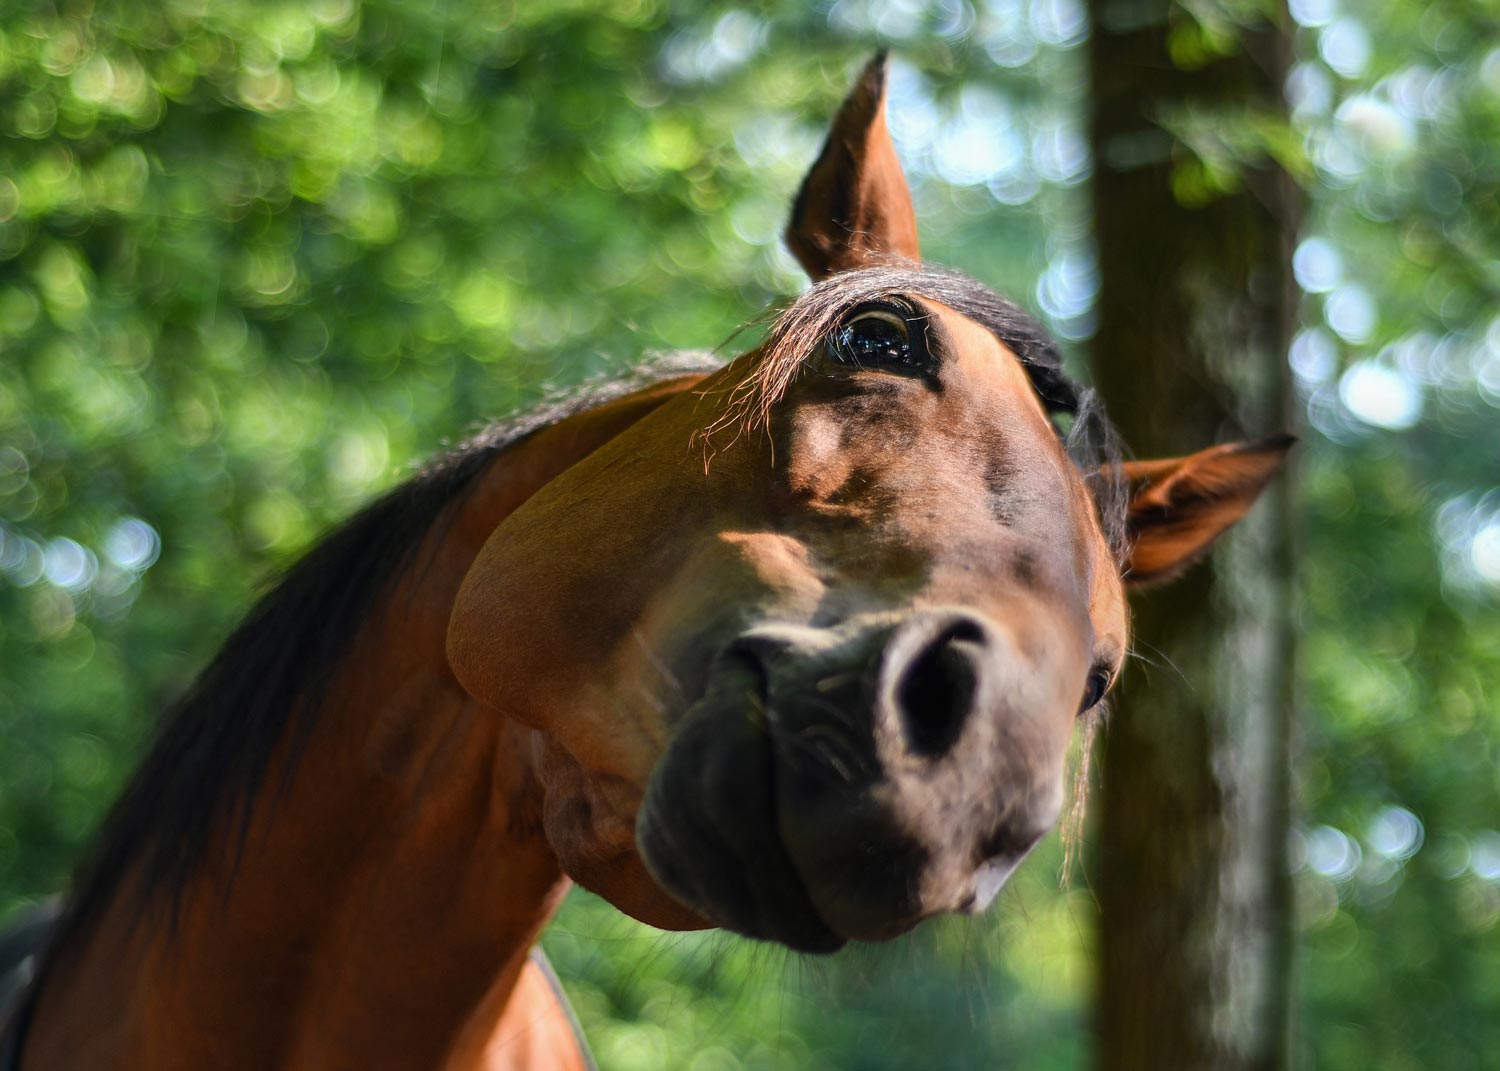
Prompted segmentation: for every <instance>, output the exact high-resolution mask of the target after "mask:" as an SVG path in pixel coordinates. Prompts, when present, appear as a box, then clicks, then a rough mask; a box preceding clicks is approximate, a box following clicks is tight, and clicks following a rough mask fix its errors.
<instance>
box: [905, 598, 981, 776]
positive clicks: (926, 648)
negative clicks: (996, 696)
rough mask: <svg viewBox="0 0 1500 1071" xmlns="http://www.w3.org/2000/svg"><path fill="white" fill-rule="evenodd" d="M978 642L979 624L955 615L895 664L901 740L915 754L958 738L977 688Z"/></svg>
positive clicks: (934, 752) (933, 753)
mask: <svg viewBox="0 0 1500 1071" xmlns="http://www.w3.org/2000/svg"><path fill="white" fill-rule="evenodd" d="M984 648H985V637H984V631H983V630H982V629H981V628H980V627H979V625H978V624H977V623H975V622H973V621H968V620H959V621H955V622H953V623H951V624H949V625H948V626H947V627H946V628H943V629H942V630H941V631H939V632H938V633H937V634H936V635H934V636H933V637H931V638H930V639H929V640H927V642H925V643H923V644H922V645H921V646H920V647H918V648H917V649H916V650H915V651H913V652H912V653H911V654H910V655H909V656H908V658H907V661H906V664H905V665H904V666H902V667H900V668H899V670H898V674H899V675H898V676H897V677H896V686H895V689H894V691H893V693H892V694H893V697H894V699H895V704H896V712H897V714H898V715H899V716H900V719H901V727H902V730H903V731H904V733H905V735H906V741H907V744H908V745H909V746H910V747H911V749H912V750H913V751H915V752H916V753H917V754H919V755H923V756H925V757H927V758H937V757H938V756H940V755H943V754H945V753H946V752H947V751H948V749H949V748H951V747H952V746H953V743H954V741H956V740H957V739H958V737H959V734H960V733H961V732H962V731H963V727H964V722H965V721H966V720H967V719H968V716H969V712H970V711H971V710H972V709H973V708H974V699H975V696H976V695H977V694H978V692H979V666H980V660H981V659H982V658H983V653H984ZM892 655H893V656H897V652H895V651H893V652H892ZM897 657H899V656H897Z"/></svg>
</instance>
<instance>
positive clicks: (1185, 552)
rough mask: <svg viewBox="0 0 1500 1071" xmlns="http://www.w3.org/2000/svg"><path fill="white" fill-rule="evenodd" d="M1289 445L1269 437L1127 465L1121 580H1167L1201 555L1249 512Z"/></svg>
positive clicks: (1134, 583)
mask: <svg viewBox="0 0 1500 1071" xmlns="http://www.w3.org/2000/svg"><path fill="white" fill-rule="evenodd" d="M1295 441H1296V440H1295V439H1293V438H1292V436H1290V435H1276V436H1273V437H1271V438H1269V439H1263V440H1261V441H1260V442H1254V443H1230V444H1229V445H1227V446H1215V447H1211V448H1210V449H1208V450H1200V451H1199V452H1198V453H1196V454H1189V455H1188V456H1187V457H1174V458H1170V459H1167V460H1164V461H1129V462H1126V463H1125V464H1124V465H1123V466H1122V468H1123V470H1124V475H1125V479H1126V480H1127V481H1128V483H1129V487H1130V492H1129V493H1130V506H1129V511H1128V521H1127V525H1128V527H1129V530H1130V548H1131V549H1130V556H1129V562H1128V564H1127V567H1126V569H1125V583H1126V584H1127V585H1128V586H1130V587H1142V586H1145V585H1147V584H1154V583H1157V582H1158V581H1162V580H1170V579H1171V578H1172V577H1174V576H1176V575H1177V574H1178V573H1180V572H1182V570H1184V569H1186V568H1187V567H1188V566H1189V565H1191V564H1192V563H1193V562H1195V561H1197V560H1198V559H1199V558H1200V557H1202V556H1203V554H1204V552H1205V551H1207V550H1208V548H1209V547H1210V546H1212V545H1213V542H1214V540H1216V539H1218V538H1219V536H1221V535H1223V534H1224V533H1225V532H1226V531H1227V530H1228V529H1229V527H1230V525H1232V524H1234V522H1235V521H1238V520H1239V519H1240V518H1241V517H1243V516H1244V515H1245V514H1246V513H1248V512H1249V510H1250V507H1251V506H1253V505H1254V504H1255V500H1256V499H1257V498H1258V497H1260V493H1261V492H1262V491H1263V490H1265V487H1266V484H1267V483H1269V482H1270V480H1271V477H1272V476H1274V475H1275V474H1276V470H1277V469H1279V468H1280V467H1281V463H1282V462H1283V461H1285V460H1286V454H1287V451H1288V450H1290V449H1291V447H1292V443H1293V442H1295Z"/></svg>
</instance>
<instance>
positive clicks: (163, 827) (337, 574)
mask: <svg viewBox="0 0 1500 1071" xmlns="http://www.w3.org/2000/svg"><path fill="white" fill-rule="evenodd" d="M715 363H716V362H711V359H710V358H709V357H708V355H705V354H679V355H671V356H667V357H661V358H656V359H654V360H652V361H651V362H649V363H648V364H646V365H643V366H642V367H641V368H639V369H636V370H635V371H634V372H633V373H632V374H630V375H628V376H624V377H619V378H615V379H612V380H610V381H594V382H590V383H586V384H584V385H582V386H580V387H577V388H573V389H571V390H568V391H563V392H557V393H554V394H553V395H551V396H549V397H548V398H546V399H544V401H543V402H542V403H541V404H539V405H537V406H535V407H533V408H531V409H529V410H526V411H524V412H522V413H520V414H518V415H516V416H513V417H511V418H509V419H505V420H501V421H498V422H496V423H493V424H490V425H489V426H488V427H486V428H485V429H484V430H483V431H482V432H480V433H479V434H478V435H475V436H474V437H473V438H471V439H469V440H468V441H466V442H464V443H462V444H461V445H459V446H457V447H455V448H453V449H451V450H449V451H447V452H446V453H443V454H441V455H439V456H438V457H436V458H435V459H433V460H431V461H429V462H428V463H427V464H426V465H425V466H424V467H423V468H422V469H420V470H419V471H418V472H417V473H416V474H415V475H414V476H412V477H411V478H410V479H407V480H405V481H404V482H402V483H400V484H399V485H397V486H396V487H395V488H393V489H392V490H390V491H388V492H386V493H385V494H383V495H381V496H380V497H379V498H377V499H376V500H375V501H374V502H372V503H370V504H369V505H367V506H365V507H364V508H363V509H362V510H360V511H359V512H358V513H356V514H355V515H354V516H353V517H352V518H350V519H349V520H347V521H345V522H344V523H343V524H341V525H339V526H338V527H337V528H335V529H334V530H333V531H332V532H331V534H329V535H327V536H326V537H324V538H323V539H322V540H321V541H319V542H318V543H316V544H315V545H314V546H313V547H312V549H311V550H310V551H308V552H307V553H306V554H305V555H304V556H303V557H302V558H301V559H299V560H298V561H296V562H295V563H294V564H293V565H292V566H291V567H290V568H289V569H287V570H286V572H285V573H283V574H282V575H281V576H280V578H279V579H278V580H277V581H276V582H275V583H274V585H273V586H271V587H270V588H269V590H268V591H267V592H266V593H265V594H264V595H263V596H262V597H261V598H260V599H259V600H258V601H257V602H256V603H255V605H254V606H253V607H252V609H251V610H250V612H249V613H248V614H247V615H246V616H245V618H244V620H243V621H242V622H241V623H240V624H239V626H238V627H236V628H235V629H234V631H233V632H232V633H231V634H230V635H229V638H228V639H227V640H225V642H224V644H223V646H221V647H220V648H219V651H218V653H217V654H216V655H215V656H214V658H213V660H212V661H211V662H210V663H209V664H208V666H207V668H205V669H204V670H203V671H202V672H201V673H200V674H199V675H198V677H197V678H196V679H195V680H194V681H193V683H192V684H191V685H190V686H189V688H188V690H187V692H186V693H185V694H184V695H183V696H182V697H181V698H179V699H178V700H177V701H176V702H175V703H173V704H172V705H171V706H170V707H169V708H168V709H167V711H166V713H165V717H164V718H163V721H162V723H161V725H160V727H159V729H158V731H157V734H156V738H155V741H154V743H153V744H152V745H151V747H150V748H149V750H148V751H147V753H146V757H145V758H144V760H142V762H141V763H140V765H139V766H138V767H137V768H136V770H135V773H134V774H133V775H132V776H131V778H130V780H129V782H128V783H127V785H126V787H125V790H124V792H123V793H122V794H121V795H120V797H119V799H118V800H117V801H116V802H115V804H114V806H113V808H112V809H111V810H110V812H109V814H108V816H107V817H106V818H105V820H104V822H103V824H102V825H101V827H100V830H99V832H98V834H97V835H96V837H95V841H94V845H93V848H92V850H91V852H90V854H89V855H88V856H86V857H85V860H84V863H83V865H82V866H81V867H80V868H79V870H78V871H77V872H76V874H75V877H74V882H73V888H72V892H71V894H70V896H69V898H68V903H67V906H66V908H65V910H64V913H63V915H62V917H61V918H60V919H59V921H58V924H57V926H56V928H55V930H54V931H53V934H52V936H51V938H50V940H49V941H48V946H47V949H46V952H45V954H44V956H43V958H42V966H43V970H45V969H46V966H47V965H49V964H50V963H52V962H54V961H55V960H56V958H57V957H58V955H60V954H61V952H62V951H63V950H64V949H65V948H66V947H67V946H68V945H70V944H71V943H72V941H74V940H75V939H76V938H77V937H78V936H79V935H80V934H82V933H84V932H85V931H87V930H88V929H89V928H90V926H91V925H92V924H93V923H94V922H96V921H97V920H98V918H99V917H100V915H101V914H102V912H103V911H104V909H105V907H106V906H107V905H108V904H109V903H110V902H111V901H112V899H113V898H114V897H115V896H116V895H117V894H118V893H120V892H121V891H122V887H123V886H124V884H125V883H126V881H127V880H128V881H129V882H130V889H129V890H128V891H129V893H130V895H131V896H132V897H133V906H134V908H135V912H134V917H135V918H136V919H137V920H139V919H140V918H141V917H142V915H144V914H145V913H146V912H147V911H152V910H157V909H159V905H161V904H163V903H165V905H166V907H167V914H168V919H167V921H168V922H169V923H170V922H175V919H176V916H177V911H178V908H179V906H180V899H181V892H182V889H183V887H184V885H185V884H186V882H187V880H188V879H189V878H190V877H191V876H192V875H193V874H194V873H195V871H196V869H197V868H198V865H199V863H200V861H201V860H202V859H203V857H204V854H205V852H206V851H207V849H208V848H209V846H210V842H211V841H212V842H215V843H218V844H223V843H224V840H223V839H221V838H222V834H221V833H220V834H219V835H218V836H216V833H218V831H220V830H223V829H226V828H227V829H229V830H231V833H230V837H229V838H228V846H229V849H230V850H231V851H232V852H233V853H234V859H235V861H236V862H237V861H238V857H239V853H240V851H241V850H242V848H243V844H244V839H245V836H246V834H247V832H248V826H249V821H250V817H251V813H252V808H253V807H254V806H255V804H256V801H257V799H258V797H259V796H260V794H261V792H262V790H264V789H266V788H267V781H268V779H272V778H273V777H274V779H275V780H277V781H279V782H280V783H279V784H276V785H273V786H272V787H273V788H274V789H275V790H277V791H281V790H284V789H285V787H286V786H287V784H288V783H289V782H290V780H291V776H292V774H293V773H294V772H295V766H296V762H297V759H298V758H299V757H300V755H301V753H302V751H303V749H304V748H305V746H306V744H307V742H308V739H309V737H310V736H311V734H312V730H313V729H314V727H315V726H316V724H317V720H318V714H319V711H320V709H321V707H322V701H323V699H324V698H325V693H326V690H327V688H328V685H329V683H330V682H331V680H332V678H333V676H334V674H335V672H336V671H337V669H338V667H339V665H340V663H341V662H342V661H343V658H344V656H345V655H346V654H347V653H348V650H349V648H350V645H351V643H352V642H353V640H354V639H355V637H356V636H357V635H358V634H359V632H360V630H361V629H362V628H363V627H364V626H366V625H367V624H369V622H370V620H371V617H372V615H373V614H374V613H376V612H377V611H378V603H379V600H380V598H381V596H382V595H383V594H384V593H385V592H386V591H388V590H389V588H390V587H391V585H392V582H393V581H394V580H395V579H396V577H397V576H398V575H399V574H400V573H401V571H402V570H403V569H404V568H405V567H406V566H408V565H411V564H413V556H414V555H415V553H416V550H417V548H418V546H420V544H421V543H422V541H423V539H424V538H425V537H426V536H427V534H428V533H429V532H431V531H432V530H433V528H434V527H435V526H436V525H439V524H442V523H445V520H446V519H447V518H450V517H451V516H452V511H451V510H449V509H448V507H449V506H451V505H452V504H454V503H455V502H456V501H458V500H459V499H460V498H461V496H462V495H463V494H464V492H465V491H466V490H467V489H468V488H469V487H470V486H471V485H472V484H473V482H474V480H475V478H476V477H477V476H478V475H479V474H480V473H481V472H483V471H484V470H485V469H486V468H487V467H488V465H489V464H490V463H491V462H492V461H494V460H495V459H496V458H498V457H499V456H500V455H502V454H504V453H505V452H506V451H507V450H509V449H510V448H511V447H513V446H515V445H517V444H518V443H520V442H522V441H523V440H524V439H526V438H527V437H528V436H530V435H532V434H533V433H534V432H537V431H539V430H541V429H542V428H545V427H548V426H550V425H553V424H556V423H557V422H558V421H560V420H563V419H564V418H566V417H569V416H572V415H574V414H577V413H581V412H585V411H587V410H589V409H594V408H597V407H598V406H600V405H603V404H605V403H606V402H609V401H612V400H614V399H616V398H619V397H621V396H623V395H625V394H628V393H630V392H632V391H634V390H637V389H640V388H641V387H644V386H648V385H649V384H651V383H654V382H658V381H661V380H665V379H668V378H671V377H672V376H677V375H682V374H684V373H687V372H701V371H706V370H708V369H709V368H712V367H714V364H715ZM418 567H419V568H420V567H421V565H420V564H419V565H418ZM282 748H285V749H286V752H285V753H286V754H287V756H288V758H289V762H288V763H287V764H286V767H285V768H284V769H282V770H281V771H279V773H278V774H275V775H273V773H272V758H273V756H274V755H276V754H277V753H278V750H279V749H282ZM33 988H34V989H35V987H33Z"/></svg>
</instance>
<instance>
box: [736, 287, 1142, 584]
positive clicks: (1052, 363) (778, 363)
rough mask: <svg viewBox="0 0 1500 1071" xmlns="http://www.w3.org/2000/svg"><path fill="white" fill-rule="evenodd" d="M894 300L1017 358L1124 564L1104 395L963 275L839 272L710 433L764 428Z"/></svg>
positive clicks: (813, 291)
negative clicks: (827, 346) (958, 321)
mask: <svg viewBox="0 0 1500 1071" xmlns="http://www.w3.org/2000/svg"><path fill="white" fill-rule="evenodd" d="M890 297H917V298H925V299H927V300H930V301H936V302H939V303H941V304H943V305H946V306H948V307H949V308H951V309H953V310H954V311H956V312H958V313H959V314H961V315H963V316H966V317H968V318H969V319H971V320H973V321H975V322H976V323H978V324H980V325H981V326H982V327H984V328H985V329H986V330H988V331H989V332H990V334H992V335H994V336H995V338H996V339H998V340H999V341H1000V343H1001V344H1002V345H1004V346H1005V347H1006V349H1008V350H1010V352H1011V353H1013V354H1015V356H1016V358H1017V359H1018V360H1019V361H1020V362H1021V367H1022V368H1023V369H1024V370H1025V372H1026V375H1027V378H1028V379H1029V380H1030V382H1031V386H1032V389H1033V390H1034V391H1035V392H1036V395H1037V397H1038V398H1039V399H1040V401H1041V403H1042V405H1043V407H1044V408H1045V409H1046V410H1047V412H1048V413H1049V414H1050V415H1051V416H1052V417H1053V418H1054V427H1056V428H1057V431H1058V435H1059V436H1060V438H1061V439H1062V441H1063V445H1064V446H1065V448H1066V449H1067V452H1068V456H1069V457H1070V458H1072V460H1073V463H1074V464H1075V465H1076V466H1077V467H1078V469H1079V471H1080V472H1082V473H1083V475H1084V480H1085V484H1086V486H1087V487H1088V489H1089V491H1090V492H1091V494H1092V497H1093V499H1094V503H1095V507H1096V509H1097V513H1098V518H1099V525H1100V530H1101V532H1102V533H1103V535H1104V538H1105V541H1106V542H1107V543H1108V545H1109V548H1110V552H1111V554H1112V555H1113V557H1114V559H1115V561H1116V562H1117V563H1123V562H1124V560H1125V557H1126V554H1127V552H1128V549H1129V547H1128V537H1127V533H1126V524H1125V519H1126V490H1127V488H1126V485H1125V481H1124V478H1123V476H1122V475H1121V473H1120V460H1121V450H1120V445H1119V439H1118V437H1117V435H1116V432H1115V430H1114V425H1113V424H1112V423H1111V422H1110V420H1109V417H1108V415H1107V414H1106V413H1105V411H1104V406H1103V404H1102V403H1101V401H1100V400H1099V397H1098V395H1097V394H1095V392H1094V391H1093V390H1092V389H1090V388H1088V387H1085V386H1083V385H1081V384H1080V383H1078V382H1077V381H1076V380H1074V379H1073V378H1071V377H1070V376H1069V375H1068V374H1067V372H1066V371H1065V369H1064V367H1063V356H1062V351H1061V350H1060V349H1059V348H1058V346H1057V343H1056V342H1054V341H1053V340H1052V338H1051V337H1050V336H1049V335H1048V334H1047V332H1046V330H1045V329H1044V328H1043V327H1042V325H1041V324H1039V323H1038V322H1037V320H1036V318H1035V317H1033V316H1032V315H1031V314H1030V313H1028V312H1027V311H1026V310H1024V309H1022V308H1021V307H1020V306H1019V305H1017V304H1015V303H1014V302H1012V301H1008V300H1006V299H1005V298H1003V297H1001V296H1000V295H999V294H996V293H995V292H994V291H993V290H991V289H990V288H989V287H987V286H985V285H984V284H983V283H980V282H978V281H977V280H975V279H972V278H970V277H969V276H967V275H964V274H962V273H961V272H956V271H952V270H949V269H947V268H938V267H931V266H928V265H925V264H917V263H915V262H912V261H906V260H898V259H893V260H891V261H890V262H889V263H886V264H880V265H877V266H875V267H869V268H861V269H858V270H856V271H847V272H840V273H837V274H835V275H831V276H829V277H828V278H826V279H824V280H822V281H821V282H818V283H816V284H815V285H813V286H811V287H809V288H808V289H807V290H806V291H804V292H803V293H802V294H801V295H800V296H799V297H798V298H797V299H796V300H795V301H793V302H792V303H791V304H789V305H787V306H786V307H785V308H784V309H782V310H781V312H780V313H779V314H777V315H776V316H775V318H774V319H773V320H772V322H771V327H770V332H769V335H768V337H767V339H766V341H765V343H764V344H763V345H762V346H761V347H760V349H759V352H758V353H757V354H755V355H754V356H753V358H752V359H751V361H750V362H749V364H748V366H747V368H746V370H745V373H744V374H743V375H742V376H741V377H740V378H739V379H738V380H736V381H734V382H733V384H732V385H731V386H730V387H728V399H727V401H726V404H725V406H724V409H723V410H722V412H721V413H720V415H719V418H718V419H717V420H716V421H715V422H714V424H713V425H712V426H711V427H710V428H708V429H707V432H708V435H709V436H710V437H712V436H713V435H715V434H717V433H718V432H720V431H729V432H731V433H732V434H733V435H736V436H737V435H739V434H742V433H746V432H754V431H758V430H761V429H763V428H765V427H766V426H767V425H768V424H769V422H770V417H771V410H772V409H773V408H774V407H775V405H776V403H777V402H779V401H780V400H781V399H782V398H784V397H785V396H786V393H787V391H788V390H789V389H790V388H791V385H792V383H793V382H794V381H795V380H796V378H797V376H798V375H799V374H800V373H801V371H802V369H803V368H804V367H805V366H806V361H807V358H808V357H809V356H811V355H812V354H813V353H814V352H815V351H816V349H817V347H818V346H820V345H822V344H823V343H824V341H825V340H826V339H827V338H828V336H829V333H830V332H832V331H833V330H834V328H836V327H837V326H838V325H839V323H840V321H842V320H843V318H844V317H845V316H847V315H848V314H849V313H850V312H851V311H852V310H853V309H855V308H857V307H858V306H859V305H861V304H863V303H865V302H868V301H875V300H880V299H883V298H890Z"/></svg>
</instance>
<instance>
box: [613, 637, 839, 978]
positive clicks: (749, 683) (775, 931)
mask: <svg viewBox="0 0 1500 1071" xmlns="http://www.w3.org/2000/svg"><path fill="white" fill-rule="evenodd" d="M760 692H761V684H760V680H759V676H758V674H756V673H754V672H753V671H751V670H747V669H745V668H744V667H735V666H729V667H726V668H724V669H723V670H722V671H721V672H719V673H716V674H715V679H714V681H713V683H712V684H711V686H710V689H709V691H708V693H707V694H706V695H705V696H704V697H703V698H702V699H700V700H699V701H698V702H697V703H695V704H694V705H693V706H692V707H691V708H689V710H688V711H687V713H686V715H685V716H684V718H683V720H682V722H681V723H680V725H679V727H678V729H677V731H676V733H675V734H674V736H673V739H672V742H671V745H670V746H669V747H668V749H667V752H666V754H665V755H664V756H663V757H662V759H661V761H660V762H659V763H658V764H657V767H656V770H655V772H654V773H653V774H652V777H651V783H650V786H649V787H648V789H647V791H646V797H645V800H644V802H643V804H642V806H641V809H640V814H639V817H638V819H637V822H636V843H637V844H638V845H639V850H640V856H641V858H642V859H643V860H644V861H645V865H646V868H647V869H648V870H649V871H650V872H651V874H652V876H653V877H654V878H655V879H656V881H657V883H658V884H659V885H660V886H661V887H662V888H664V889H665V890H667V892H669V893H670V894H671V895H672V896H674V897H676V898H677V899H679V900H681V901H682V902H683V903H685V904H687V905H688V906H689V907H691V908H692V909H693V910H695V911H697V912H698V913H700V914H702V915H703V916H705V917H706V918H708V919H710V920H712V921H713V922H714V924H716V925H718V926H720V927H722V928H724V929H727V930H732V931H734V932H735V933H739V934H743V935H744V936H746V937H752V938H756V939H758V940H763V941H775V942H777V943H779V944H783V945H786V946H787V947H789V948H791V949H793V950H795V951H798V952H814V953H828V952H834V951H837V950H838V949H839V948H842V947H843V946H844V944H845V943H847V941H848V939H849V936H848V935H846V934H842V933H839V932H837V931H836V930H835V929H834V928H833V927H831V926H830V925H829V924H828V922H827V921H826V920H825V919H824V918H823V917H822V915H820V914H819V912H818V910H817V908H816V907H815V906H814V903H813V900H812V898H811V897H810V896H809V894H808V890H807V888H806V886H805V885H804V882H803V878H802V876H801V874H800V873H799V872H798V869H797V867H796V865H795V864H794V863H793V862H792V859H791V857H790V855H789V854H788V853H787V850H786V846H785V845H784V844H783V842H782V838H781V834H780V831H779V830H780V822H779V820H778V815H777V803H776V772H775V769H774V765H773V760H772V747H771V742H770V740H769V738H768V737H767V735H766V731H765V725H764V721H763V718H762V716H761V713H760V712H761V710H762V703H763V699H762V697H761V694H760Z"/></svg>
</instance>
